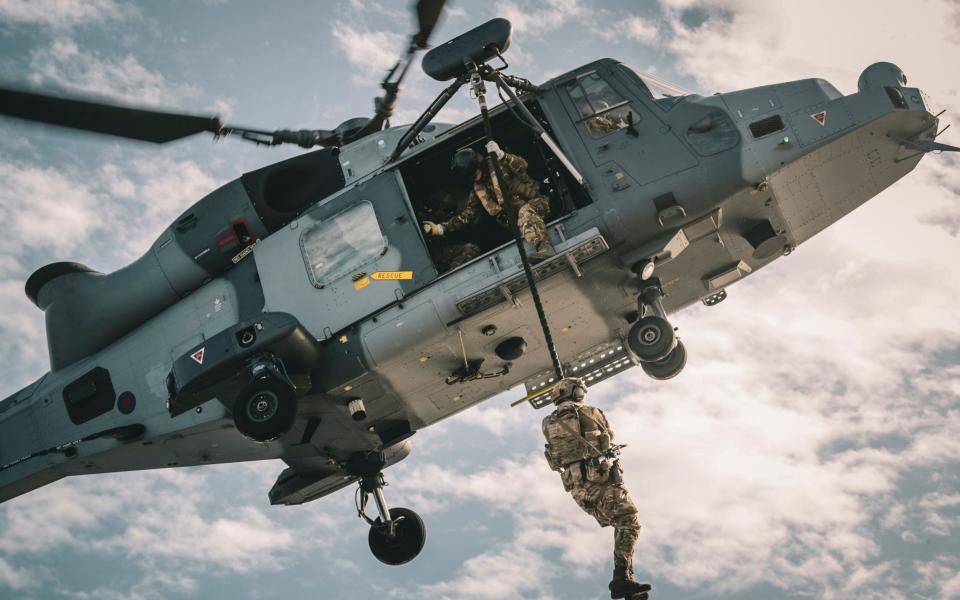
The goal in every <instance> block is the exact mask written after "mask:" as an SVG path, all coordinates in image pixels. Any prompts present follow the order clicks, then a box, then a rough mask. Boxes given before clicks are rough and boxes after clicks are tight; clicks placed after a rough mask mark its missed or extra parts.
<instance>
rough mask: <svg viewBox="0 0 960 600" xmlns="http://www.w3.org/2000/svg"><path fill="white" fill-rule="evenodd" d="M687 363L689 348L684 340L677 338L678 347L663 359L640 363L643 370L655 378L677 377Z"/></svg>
mask: <svg viewBox="0 0 960 600" xmlns="http://www.w3.org/2000/svg"><path fill="white" fill-rule="evenodd" d="M686 364H687V348H686V347H685V346H684V345H683V342H681V341H680V340H677V347H676V348H674V349H673V351H671V352H670V354H668V355H667V357H666V358H665V359H663V360H660V361H657V362H650V363H640V368H642V369H643V372H644V373H646V374H647V375H649V376H650V377H653V378H654V379H660V380H664V379H671V378H673V377H676V376H677V375H678V374H679V373H680V371H682V370H683V367H684V365H686Z"/></svg>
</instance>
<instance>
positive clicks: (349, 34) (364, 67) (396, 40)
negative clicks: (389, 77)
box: [333, 23, 404, 83]
mask: <svg viewBox="0 0 960 600" xmlns="http://www.w3.org/2000/svg"><path fill="white" fill-rule="evenodd" d="M333 39H334V41H335V42H336V44H337V47H338V48H339V49H340V51H341V52H343V53H344V54H345V55H346V57H347V60H348V61H349V62H350V64H352V65H353V66H354V67H357V68H358V69H360V70H361V71H362V74H361V75H360V76H357V77H355V79H359V80H360V81H362V82H367V83H373V82H375V81H379V80H381V79H383V77H384V75H386V70H387V69H389V68H390V67H391V66H392V65H393V63H395V62H396V61H397V58H399V56H400V52H401V51H402V50H403V47H404V38H403V36H402V35H400V34H397V33H393V32H390V31H370V30H367V29H360V28H354V27H352V26H350V25H347V24H344V23H337V24H336V25H334V26H333Z"/></svg>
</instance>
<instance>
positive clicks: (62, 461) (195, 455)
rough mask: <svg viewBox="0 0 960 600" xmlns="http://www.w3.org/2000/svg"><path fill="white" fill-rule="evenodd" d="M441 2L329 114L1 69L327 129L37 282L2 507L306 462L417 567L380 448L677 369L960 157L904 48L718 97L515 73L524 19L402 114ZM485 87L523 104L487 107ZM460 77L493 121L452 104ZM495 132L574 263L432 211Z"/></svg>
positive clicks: (59, 117)
mask: <svg viewBox="0 0 960 600" xmlns="http://www.w3.org/2000/svg"><path fill="white" fill-rule="evenodd" d="M416 9H417V16H418V21H419V25H420V29H419V31H418V32H417V33H416V34H415V35H414V36H412V37H411V42H410V46H409V48H408V50H407V53H406V55H405V56H404V57H402V58H401V60H400V61H399V62H398V63H397V65H396V66H395V67H394V68H393V69H392V70H391V71H390V72H389V73H388V75H387V78H386V79H385V80H384V82H383V83H382V87H383V89H384V95H383V96H382V97H381V98H380V99H378V101H377V103H376V105H375V114H374V116H373V117H371V118H359V119H350V120H348V121H345V122H344V123H342V124H341V125H339V126H337V127H335V128H333V129H331V130H299V131H290V130H276V131H265V130H254V129H247V128H242V127H234V126H227V125H224V124H222V123H221V122H220V121H219V119H217V118H215V117H206V116H196V115H180V114H173V113H160V112H157V111H152V110H144V109H137V108H128V107H118V106H112V105H105V104H102V103H95V102H89V101H86V100H76V99H67V98H54V97H50V96H44V95H41V94H36V93H32V92H23V91H17V90H0V113H2V114H6V115H8V116H12V117H18V118H23V119H29V120H34V121H40V122H45V123H52V124H56V125H62V126H67V127H73V128H78V129H83V130H87V131H93V132H98V133H104V134H111V135H117V136H121V137H129V138H133V139H138V140H144V141H152V142H157V143H162V142H168V141H173V140H175V139H180V138H183V137H186V136H189V135H193V134H197V133H202V132H206V133H212V134H213V135H215V136H219V137H224V136H235V137H239V138H241V139H245V140H248V141H252V142H254V143H258V144H264V145H279V144H295V145H298V146H301V147H303V148H305V149H309V148H319V149H316V150H313V151H310V152H305V153H304V154H302V155H300V156H297V157H294V158H291V159H288V160H284V161H281V162H279V163H277V164H273V165H269V166H266V167H263V168H261V169H258V170H255V171H252V172H249V173H246V174H244V175H242V176H241V177H239V178H238V179H236V180H234V181H232V182H230V183H227V184H226V185H224V186H222V187H221V188H219V189H217V190H215V191H213V192H211V193H210V194H209V195H208V196H206V197H204V198H202V199H201V200H199V201H198V202H197V203H196V204H194V205H193V206H192V207H190V208H188V209H187V210H185V211H184V212H183V214H182V215H180V216H179V217H178V218H177V219H175V220H174V222H173V223H171V224H170V226H169V227H168V228H167V229H165V230H164V231H163V232H162V233H161V234H160V235H159V236H158V238H157V240H156V241H155V242H154V244H153V245H152V246H151V247H150V249H149V250H148V252H147V253H146V254H145V255H144V256H143V257H141V258H140V259H138V260H137V261H135V262H134V263H133V264H131V265H129V266H127V267H125V268H123V269H120V270H118V271H116V272H114V273H110V274H101V273H97V272H95V271H93V270H92V269H90V268H89V267H86V266H84V265H80V264H76V263H53V264H51V265H47V266H44V267H42V268H40V269H39V270H37V271H36V272H35V273H34V274H33V275H32V276H31V277H30V278H29V279H28V281H27V282H26V293H27V296H28V297H29V298H30V299H31V300H32V301H33V302H34V304H36V305H37V307H38V308H40V309H41V310H43V311H44V313H45V318H46V326H47V341H48V350H49V355H50V365H51V371H50V372H49V373H48V374H46V375H45V376H43V377H42V378H41V379H40V380H38V381H37V382H35V383H33V384H31V385H29V386H27V387H26V388H24V389H23V390H20V391H19V392H17V393H15V394H13V395H12V396H11V397H9V398H7V399H5V400H3V401H0V432H2V433H0V501H5V500H8V499H10V498H13V497H16V496H18V495H21V494H24V493H27V492H29V491H31V490H33V489H36V488H38V487H40V486H43V485H46V484H48V483H52V482H54V481H56V480H57V479H60V478H62V477H65V476H71V475H80V474H87V473H104V472H115V471H128V470H139V469H151V468H166V467H177V466H193V465H202V464H216V463H226V462H239V461H248V460H266V459H281V460H283V461H284V462H285V463H286V464H287V468H286V469H285V470H283V472H282V473H280V474H279V477H278V479H277V482H276V483H275V485H274V486H273V488H272V489H271V490H270V491H269V498H270V501H271V503H273V504H283V505H296V504H302V503H304V502H309V501H312V500H316V499H318V498H321V497H323V496H326V495H328V494H330V493H332V492H334V491H337V490H339V489H342V488H344V487H347V486H350V485H355V484H358V485H359V492H360V494H359V500H358V512H359V514H360V515H361V516H362V517H363V518H364V519H365V520H366V521H367V522H368V524H369V525H370V530H369V543H370V547H371V551H372V552H373V554H374V555H375V556H376V557H377V558H378V559H379V560H381V561H382V562H384V563H387V564H391V565H399V564H404V563H406V562H408V561H410V560H412V559H413V558H415V557H416V556H417V554H418V553H419V552H420V550H421V549H422V547H423V544H424V542H425V535H426V530H425V527H424V524H423V522H422V520H421V519H420V518H419V516H417V515H416V513H415V512H413V511H412V510H409V509H406V508H401V507H389V506H388V504H387V502H386V499H385V498H384V496H383V493H382V487H383V483H384V480H383V471H384V469H385V468H387V467H389V466H391V465H393V464H396V463H397V462H399V461H400V460H402V459H404V458H405V457H406V456H407V455H409V453H410V451H411V448H412V445H411V439H410V438H411V437H412V436H413V435H414V434H415V433H416V432H417V431H418V430H420V429H423V428H424V427H427V426H429V425H432V424H434V423H436V422H439V421H440V420H442V419H444V418H446V417H449V416H451V415H453V414H455V413H457V412H459V411H462V410H465V409H467V408H469V407H471V406H474V405H477V404H479V403H480V402H482V401H484V400H487V399H489V398H491V397H493V396H495V395H497V394H499V393H501V392H503V391H505V390H508V389H511V388H513V387H515V386H517V385H519V384H523V385H524V386H525V389H526V392H527V394H526V396H525V397H524V398H523V399H521V400H520V401H519V402H521V403H522V402H527V403H529V404H530V405H531V406H533V407H534V408H541V407H544V406H547V405H549V404H551V396H552V393H553V388H554V385H555V384H556V382H557V381H558V380H559V379H560V378H561V377H563V376H564V375H570V376H577V377H581V378H582V379H583V380H584V381H585V383H586V384H587V385H593V384H596V383H598V382H600V381H603V380H606V379H608V378H610V377H613V376H615V375H617V374H618V373H621V372H623V371H625V370H627V369H629V368H631V367H634V366H640V367H641V369H642V370H643V371H644V372H646V373H647V374H648V375H649V376H651V377H653V378H655V379H668V378H671V377H675V376H677V375H678V374H679V373H680V372H681V371H682V369H683V367H684V365H685V364H686V360H687V354H686V348H685V346H684V345H683V342H682V341H681V340H680V339H679V338H678V336H677V333H676V331H675V329H674V327H673V325H672V324H671V322H670V320H669V319H668V317H669V316H670V315H672V314H675V313H677V312H679V311H680V310H681V309H683V308H684V307H686V306H689V305H691V304H694V303H697V302H702V303H703V304H705V305H707V306H713V305H716V304H718V303H719V302H722V301H724V300H725V299H726V297H727V288H728V287H730V286H731V285H733V284H735V283H736V282H738V281H739V280H741V279H743V278H744V277H746V276H748V275H750V274H752V273H753V272H754V271H756V270H758V269H760V268H761V267H763V266H766V265H767V264H769V263H770V262H772V261H773V260H775V259H777V258H780V257H783V256H786V255H789V254H790V253H791V252H792V251H793V250H794V249H795V248H796V247H798V245H799V244H801V243H803V242H804V241H806V240H807V239H809V238H810V237H812V236H813V235H815V234H816V233H818V232H820V231H822V230H823V229H824V228H826V227H827V226H829V225H830V224H832V223H834V222H836V221H837V220H839V219H840V218H842V217H843V216H844V215H846V214H848V213H849V212H851V211H852V210H854V209H855V208H856V207H858V206H860V205H861V204H863V203H864V202H866V200H868V199H870V198H871V197H873V196H875V195H877V194H878V193H880V192H881V191H882V190H883V189H885V188H886V187H889V186H890V185H892V184H893V183H894V182H895V181H897V180H898V179H900V178H901V177H903V176H905V175H906V174H907V173H909V172H910V171H911V170H912V169H913V168H914V167H915V166H916V165H917V164H918V163H919V161H920V160H921V159H922V157H923V156H924V155H925V154H926V153H928V152H937V151H957V150H958V149H957V148H955V147H952V146H948V145H946V144H942V143H939V142H937V141H936V138H937V136H938V135H939V133H940V131H938V127H939V117H940V115H939V114H933V112H932V109H931V108H930V102H929V100H928V99H927V98H926V96H925V95H924V94H923V92H922V91H921V90H920V89H918V88H915V87H908V86H907V79H906V76H905V75H904V74H903V72H902V71H901V70H900V69H899V68H898V67H896V66H895V65H892V64H890V63H877V64H874V65H871V66H869V67H867V68H866V69H865V70H864V71H863V73H862V75H861V76H860V79H859V82H858V92H857V93H854V94H851V95H847V96H844V95H842V94H841V93H840V92H838V91H837V89H836V88H835V87H833V86H832V85H831V84H830V83H828V82H826V81H824V80H820V79H805V80H800V81H792V82H786V83H779V84H774V85H769V86H763V87H758V88H752V89H748V90H742V91H736V92H730V93H724V94H717V95H713V96H709V97H703V96H699V95H696V94H692V93H689V92H687V91H685V90H682V89H680V88H678V87H677V86H674V85H672V84H670V83H668V82H666V81H662V80H660V79H658V78H655V77H652V76H650V75H647V74H644V73H639V72H637V71H635V70H633V69H631V68H630V67H628V66H626V65H624V64H622V63H620V62H618V61H615V60H611V59H604V60H600V61H595V62H592V63H590V64H587V65H583V66H581V67H578V68H576V69H573V70H571V71H569V72H567V73H564V74H561V75H558V76H556V77H554V78H552V79H550V80H549V81H547V82H544V83H540V84H533V83H531V82H530V81H528V80H526V79H523V78H521V77H517V76H514V75H508V74H506V73H505V71H506V70H507V68H508V66H507V64H506V60H505V54H506V53H507V52H508V49H509V45H510V39H511V33H512V32H511V28H510V24H509V22H507V21H505V20H503V19H494V20H492V21H489V22H488V23H485V24H483V25H481V26H479V27H476V28H474V29H472V30H471V31H468V32H466V33H464V34H463V35H461V36H458V37H457V38H454V39H452V40H450V41H448V42H446V43H444V44H442V45H439V46H436V47H435V48H433V49H431V50H430V51H429V52H428V53H427V54H426V55H425V56H424V59H423V63H422V66H423V69H424V71H425V72H426V73H427V75H428V76H430V77H432V78H433V79H435V80H437V81H442V82H449V83H447V87H446V88H445V89H443V91H442V92H441V93H440V94H439V95H438V96H437V98H436V99H435V100H434V101H433V102H432V103H431V104H430V106H428V107H427V109H426V110H425V111H424V112H423V114H422V115H421V117H420V118H419V119H417V120H416V122H414V123H413V124H412V125H408V126H397V127H392V126H390V123H389V119H390V117H391V113H392V110H393V107H394V105H395V102H396V100H397V97H398V93H399V89H400V82H401V80H402V79H403V77H404V75H405V74H406V72H407V70H408V68H409V67H410V65H411V64H412V61H413V57H414V55H415V53H416V52H418V51H420V50H425V49H426V48H427V46H428V40H429V37H430V33H431V32H432V30H433V28H434V26H435V24H436V22H437V20H438V18H439V16H440V14H441V11H442V9H443V2H436V1H427V0H421V1H420V2H419V3H418V4H417V5H416ZM488 86H489V87H491V88H494V89H496V90H497V92H499V93H501V94H503V95H505V101H504V103H503V104H502V105H500V106H497V107H494V108H488V107H487V106H486V95H487V93H488V90H487V87H488ZM464 87H466V88H468V89H469V90H470V91H471V93H472V95H474V96H475V97H476V98H477V100H478V103H479V104H480V108H481V112H480V115H479V116H477V117H475V118H473V119H470V120H468V121H466V122H464V123H461V124H458V125H445V124H441V123H437V122H434V118H435V117H436V115H437V113H438V112H439V111H440V110H441V108H442V107H443V106H444V104H445V103H446V102H447V101H448V100H449V99H450V98H451V97H453V96H454V94H456V93H457V92H458V91H460V90H461V89H463V88H464ZM491 141H493V142H495V143H496V144H497V145H498V147H502V148H503V149H505V150H507V151H509V152H510V153H512V154H516V155H520V156H523V157H524V158H525V159H526V161H527V163H528V165H529V172H530V174H531V175H532V176H533V177H534V178H535V179H536V180H537V181H539V182H540V184H541V191H542V192H543V193H544V195H545V196H547V197H548V198H549V200H550V204H551V215H550V218H549V219H548V220H547V228H548V232H549V236H550V238H551V241H552V243H553V246H554V247H555V248H556V256H554V257H552V258H549V259H547V260H544V261H542V262H539V263H537V264H532V262H531V261H530V260H529V259H528V257H527V256H526V250H525V249H524V246H523V244H522V243H519V238H518V237H517V235H516V223H515V222H514V223H511V228H510V231H509V232H508V231H504V230H503V228H501V227H497V226H495V225H494V224H491V223H484V224H481V225H480V226H478V227H476V228H474V229H471V230H469V231H467V232H465V233H464V234H463V235H464V236H465V237H464V240H469V241H471V242H473V243H476V244H478V245H479V246H480V248H481V250H482V253H481V255H480V256H478V257H477V258H475V259H473V260H471V261H469V262H467V263H466V264H463V265H460V266H458V267H456V268H450V269H446V268H444V266H443V265H441V264H440V263H439V262H438V261H437V260H436V259H435V257H434V254H433V251H434V250H435V248H434V242H435V241H434V240H430V239H429V238H427V237H426V236H425V235H424V232H423V230H422V229H421V227H420V223H421V222H422V221H424V220H428V219H429V217H430V215H432V214H433V211H434V210H435V206H433V204H432V203H433V199H434V198H435V197H436V196H437V195H438V193H440V192H442V191H444V189H445V188H446V187H449V186H452V185H454V182H453V181H452V177H453V175H452V174H450V169H449V164H450V157H451V156H452V155H454V154H455V153H456V151H457V150H460V149H463V148H473V149H476V150H478V151H481V152H484V153H485V154H486V163H485V164H486V166H487V168H488V169H490V170H492V171H494V172H496V170H497V169H498V163H497V156H496V152H485V150H486V148H487V145H488V143H489V142H491ZM371 497H372V500H373V503H374V504H375V506H376V511H377V518H376V519H372V518H370V517H368V516H367V514H366V507H367V504H368V502H369V500H370V498H371Z"/></svg>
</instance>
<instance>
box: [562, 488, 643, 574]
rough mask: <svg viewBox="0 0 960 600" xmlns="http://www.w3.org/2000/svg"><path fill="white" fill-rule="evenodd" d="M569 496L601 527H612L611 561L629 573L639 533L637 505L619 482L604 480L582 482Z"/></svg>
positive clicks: (631, 571) (630, 572) (631, 572)
mask: <svg viewBox="0 0 960 600" xmlns="http://www.w3.org/2000/svg"><path fill="white" fill-rule="evenodd" d="M570 494H571V495H572V496H573V499H574V500H575V501H576V502H577V504H578V505H580V508H582V509H583V510H584V512H586V513H587V514H588V515H590V516H592V517H593V518H594V519H596V520H597V523H599V524H600V526H601V527H607V526H611V525H612V526H613V564H614V566H615V567H616V566H620V565H623V566H625V568H626V570H627V576H628V577H630V576H632V575H633V547H634V545H636V543H637V537H639V535H640V522H639V521H638V520H637V507H636V505H635V504H634V503H633V500H631V499H630V494H628V493H627V490H626V489H624V487H623V485H620V484H614V483H611V482H608V481H602V482H596V483H585V484H583V485H578V486H577V487H574V488H573V489H571V490H570Z"/></svg>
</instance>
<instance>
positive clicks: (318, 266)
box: [300, 202, 387, 287]
mask: <svg viewBox="0 0 960 600" xmlns="http://www.w3.org/2000/svg"><path fill="white" fill-rule="evenodd" d="M300 248H301V250H302V252H303V260H304V261H305V262H306V265H307V272H308V273H309V275H310V281H311V283H313V285H315V286H316V287H324V286H326V285H328V284H330V283H332V282H333V281H335V280H337V279H339V278H341V277H343V276H345V275H349V274H351V273H353V272H355V271H357V270H358V269H359V268H360V267H362V266H364V265H366V264H368V263H370V262H373V261H374V260H376V259H377V258H378V257H379V256H380V255H382V254H383V253H384V252H385V251H386V249H387V241H386V239H385V238H384V237H383V232H381V231H380V225H379V223H378V222H377V215H376V214H375V213H374V211H373V205H372V204H370V203H369V202H360V203H358V204H356V205H355V206H352V207H350V208H348V209H347V210H345V211H343V212H341V213H338V214H336V215H333V216H332V217H329V218H327V219H324V220H323V222H321V223H318V224H316V225H314V226H313V227H311V228H310V229H308V230H306V231H305V232H304V233H303V235H302V236H300Z"/></svg>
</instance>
